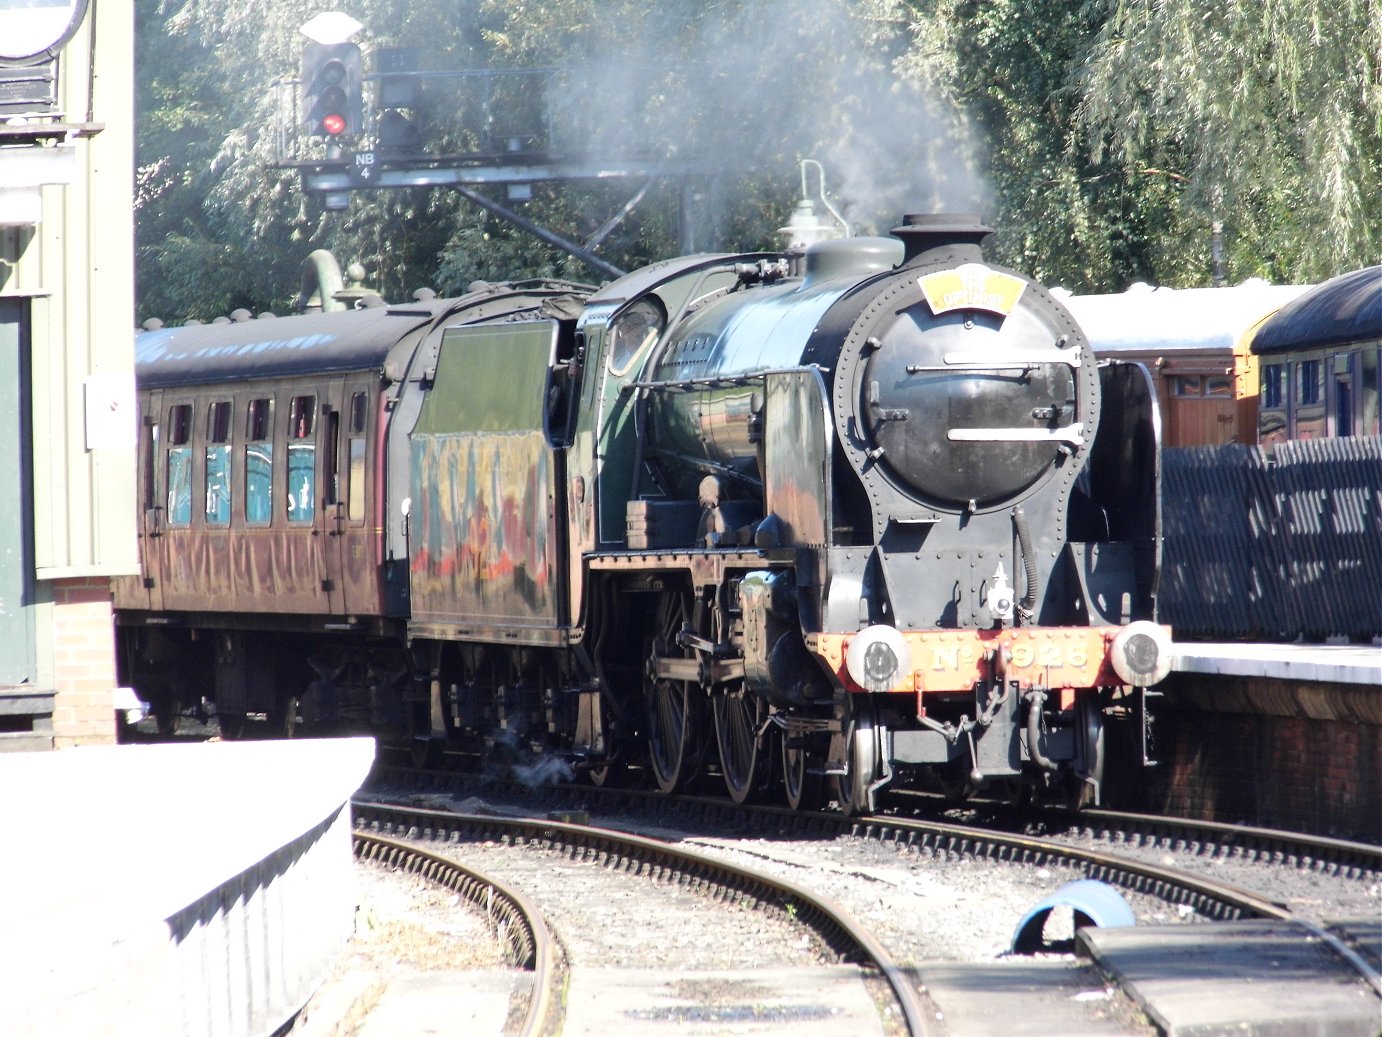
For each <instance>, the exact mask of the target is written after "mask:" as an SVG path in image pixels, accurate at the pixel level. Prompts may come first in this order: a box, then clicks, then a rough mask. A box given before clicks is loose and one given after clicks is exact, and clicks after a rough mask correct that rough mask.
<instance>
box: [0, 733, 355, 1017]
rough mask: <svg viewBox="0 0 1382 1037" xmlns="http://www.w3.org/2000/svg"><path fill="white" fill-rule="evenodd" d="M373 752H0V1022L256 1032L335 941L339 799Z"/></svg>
mask: <svg viewBox="0 0 1382 1037" xmlns="http://www.w3.org/2000/svg"><path fill="white" fill-rule="evenodd" d="M373 759H374V742H373V740H372V739H368V738H351V739H322V740H302V741H291V742H290V741H283V742H223V743H204V744H198V745H140V746H105V747H93V748H81V749H68V750H63V751H60V752H46V753H25V754H12V755H0V831H4V832H5V833H6V850H5V852H4V853H3V854H0V919H3V926H0V977H3V978H0V984H3V987H4V989H5V1007H4V1012H3V1022H0V1030H3V1031H4V1032H5V1033H6V1034H7V1035H8V1034H14V1033H18V1034H24V1033H45V1034H47V1033H55V1032H70V1033H88V1032H90V1033H117V1034H119V1033H131V1034H133V1033H139V1034H162V1033H169V1034H172V1033H193V1032H205V1033H212V1032H214V1033H224V1034H258V1033H271V1032H272V1030H273V1028H275V1027H276V1026H277V1025H281V1023H282V1022H283V1021H284V1020H286V1019H287V1018H289V1017H290V1016H291V1014H292V1013H293V1012H295V1011H296V1010H297V1009H298V1008H299V1007H301V1004H302V1002H303V1001H304V1000H305V999H306V997H307V995H308V994H310V992H311V989H312V988H314V987H315V985H316V984H317V983H319V982H320V981H321V979H322V978H323V976H324V975H325V972H326V970H327V969H328V968H329V966H330V965H331V964H332V962H333V961H334V958H335V956H336V954H338V953H339V950H340V948H341V947H343V946H344V944H345V941H346V940H347V939H348V938H349V936H350V933H351V929H352V923H353V913H354V891H353V877H352V857H351V853H350V821H349V810H348V808H347V809H343V807H344V806H345V804H347V803H348V801H349V798H350V796H351V794H352V793H353V792H354V791H355V790H356V789H357V788H358V787H359V786H360V784H361V783H362V782H363V781H364V778H365V776H366V774H367V773H368V771H369V767H370V765H371V763H372V761H373ZM275 1020H277V1022H275Z"/></svg>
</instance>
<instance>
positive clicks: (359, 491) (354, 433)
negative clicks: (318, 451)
mask: <svg viewBox="0 0 1382 1037" xmlns="http://www.w3.org/2000/svg"><path fill="white" fill-rule="evenodd" d="M376 392H377V391H376ZM375 395H376V393H372V392H371V390H370V383H369V381H368V380H362V381H359V382H348V383H346V386H345V395H344V396H343V397H342V406H341V410H340V413H339V414H338V415H337V419H338V420H337V422H336V425H335V433H334V435H335V437H336V439H337V445H336V448H335V455H336V473H335V502H334V503H333V504H332V506H331V507H332V509H333V512H334V516H335V517H334V523H335V525H334V529H335V531H336V534H337V535H336V537H335V540H336V542H337V545H338V547H337V550H338V551H339V553H340V562H341V587H342V589H343V590H344V593H345V609H346V611H347V612H351V613H366V614H371V615H372V614H374V613H376V612H378V611H379V608H380V596H379V585H378V580H379V575H378V570H377V569H376V567H375V561H376V559H375V555H376V553H377V551H376V547H375V540H374V533H373V526H372V525H371V524H370V523H369V522H367V521H366V516H367V514H368V513H369V509H370V508H371V507H372V502H371V501H370V499H369V496H368V494H367V493H366V491H367V490H368V489H369V482H368V472H369V471H370V468H369V466H368V458H369V455H370V450H369V444H370V436H371V434H372V433H371V425H372V424H373V420H374V414H373V413H372V408H371V406H370V403H371V401H372V400H373V399H374V397H375Z"/></svg>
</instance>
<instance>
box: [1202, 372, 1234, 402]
mask: <svg viewBox="0 0 1382 1037" xmlns="http://www.w3.org/2000/svg"><path fill="white" fill-rule="evenodd" d="M1204 394H1205V395H1206V396H1217V397H1221V398H1223V397H1229V396H1232V395H1233V382H1232V381H1231V380H1230V379H1229V378H1228V376H1227V375H1216V376H1214V377H1213V378H1206V379H1205V380H1204Z"/></svg>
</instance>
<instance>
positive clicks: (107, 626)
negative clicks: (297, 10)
mask: <svg viewBox="0 0 1382 1037" xmlns="http://www.w3.org/2000/svg"><path fill="white" fill-rule="evenodd" d="M52 591H53V685H54V687H55V688H56V689H57V699H56V701H55V703H54V707H53V744H54V746H55V747H56V748H58V749H63V748H67V747H69V746H74V745H93V744H103V743H110V742H113V741H115V709H114V705H113V703H112V698H111V693H112V690H113V689H114V688H115V684H116V679H115V622H114V619H113V615H112V609H111V597H110V580H108V579H106V578H105V577H92V578H87V579H72V580H55V581H53V584H52Z"/></svg>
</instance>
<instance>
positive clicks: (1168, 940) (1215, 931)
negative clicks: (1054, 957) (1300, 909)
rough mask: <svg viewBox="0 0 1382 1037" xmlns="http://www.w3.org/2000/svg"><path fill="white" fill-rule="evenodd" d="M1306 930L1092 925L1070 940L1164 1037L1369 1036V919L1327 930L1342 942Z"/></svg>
mask: <svg viewBox="0 0 1382 1037" xmlns="http://www.w3.org/2000/svg"><path fill="white" fill-rule="evenodd" d="M1312 928H1313V927H1311V928H1306V927H1302V926H1300V925H1297V924H1292V923H1288V922H1277V921H1264V920H1252V921H1237V922H1216V923H1214V924H1211V925H1193V926H1186V925H1179V926H1139V927H1135V928H1134V927H1128V928H1115V929H1104V928H1095V927H1090V928H1084V929H1080V930H1079V931H1078V932H1077V933H1076V936H1075V943H1076V949H1077V951H1078V953H1079V954H1080V955H1081V956H1082V957H1087V958H1090V959H1092V960H1093V961H1094V962H1095V963H1096V964H1098V966H1099V967H1100V968H1102V969H1103V970H1104V971H1105V972H1106V973H1108V974H1109V975H1110V976H1112V977H1114V978H1115V979H1116V980H1117V981H1118V983H1119V985H1120V986H1121V987H1122V988H1123V990H1124V991H1126V992H1127V993H1128V995H1129V996H1131V997H1132V999H1133V1000H1134V1001H1135V1002H1136V1003H1137V1004H1138V1005H1140V1006H1141V1007H1142V1009H1143V1010H1144V1011H1145V1012H1146V1013H1147V1015H1148V1016H1149V1018H1150V1019H1151V1020H1152V1022H1153V1023H1154V1024H1155V1025H1156V1027H1157V1029H1158V1030H1159V1031H1160V1032H1161V1033H1163V1034H1167V1035H1168V1037H1295V1035H1300V1037H1307V1035H1309V1037H1376V1034H1377V1033H1378V1028H1379V1026H1382V981H1379V979H1378V974H1377V971H1376V967H1375V966H1374V965H1373V964H1372V963H1371V962H1375V961H1377V960H1378V959H1377V957H1376V956H1377V955H1378V953H1379V951H1382V945H1380V944H1379V935H1378V927H1377V924H1376V922H1374V921H1371V920H1369V921H1366V922H1354V923H1349V924H1341V925H1339V926H1337V927H1331V928H1335V929H1337V930H1338V932H1339V933H1340V934H1341V936H1342V938H1340V936H1336V935H1334V934H1333V933H1331V932H1327V931H1325V930H1321V929H1317V928H1313V931H1312ZM1353 943H1356V944H1357V945H1358V946H1359V947H1361V948H1362V949H1363V953H1362V954H1360V953H1358V952H1357V951H1354V950H1353V949H1352V947H1351V946H1350V944H1353Z"/></svg>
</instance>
